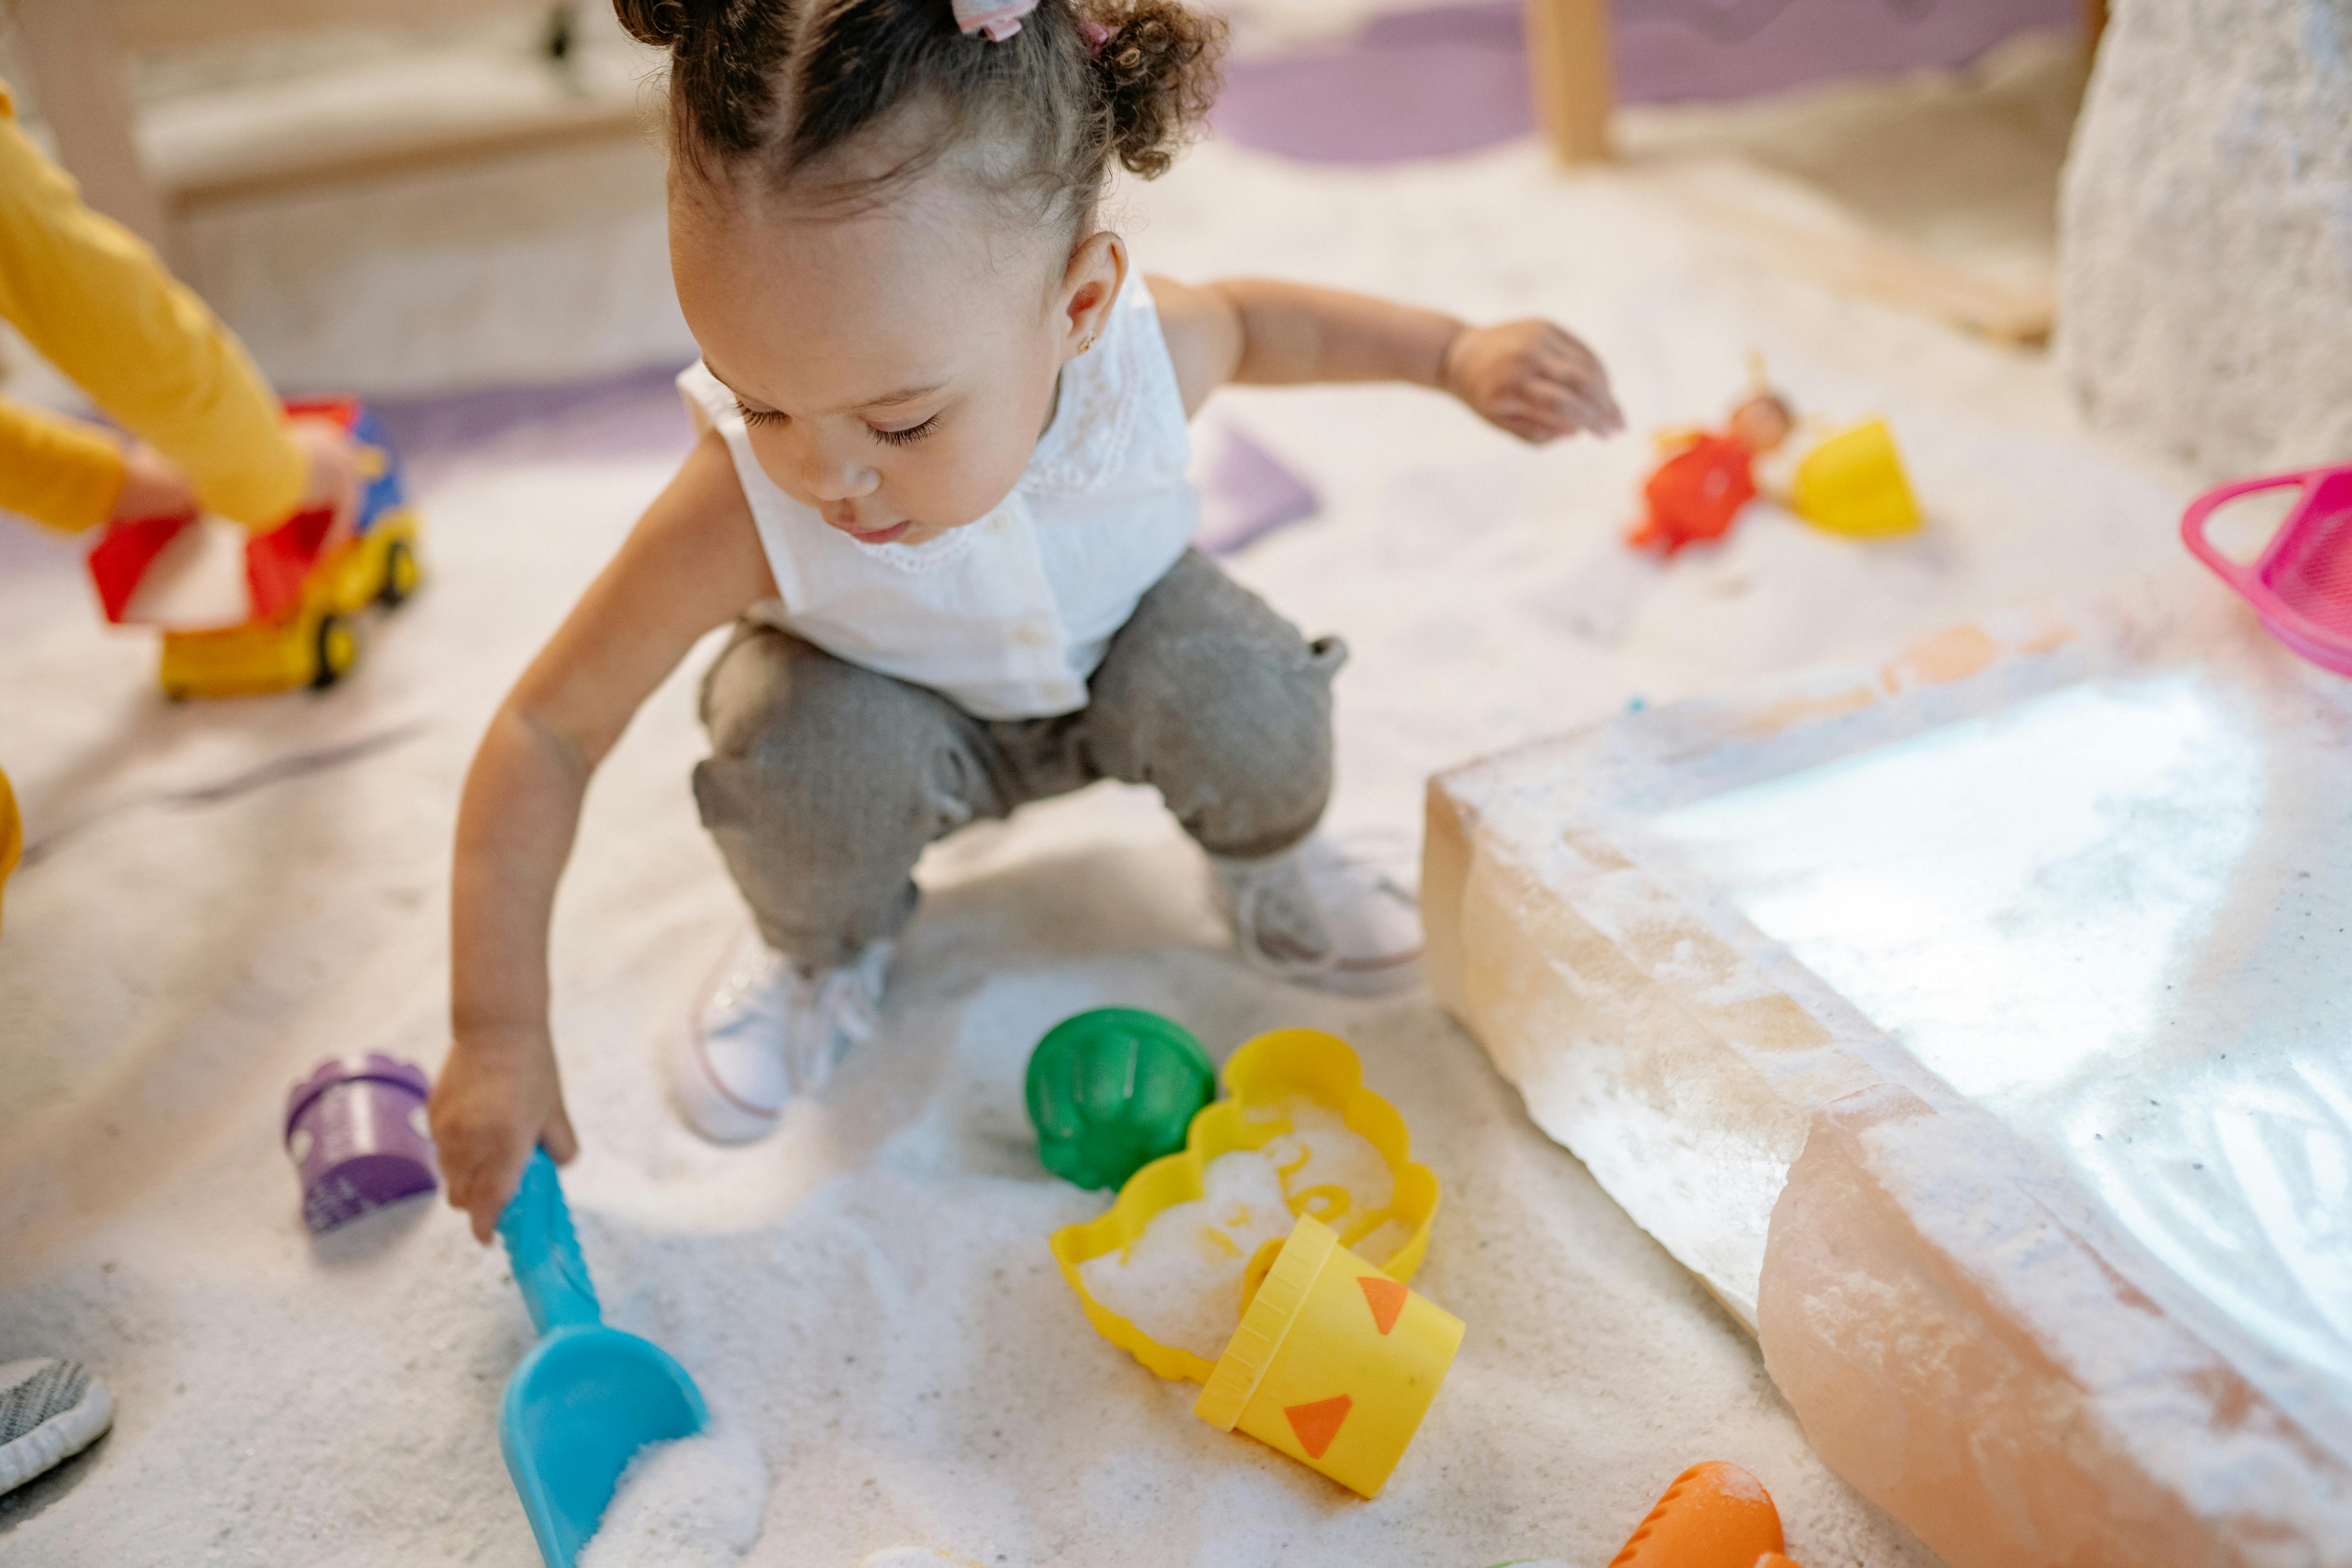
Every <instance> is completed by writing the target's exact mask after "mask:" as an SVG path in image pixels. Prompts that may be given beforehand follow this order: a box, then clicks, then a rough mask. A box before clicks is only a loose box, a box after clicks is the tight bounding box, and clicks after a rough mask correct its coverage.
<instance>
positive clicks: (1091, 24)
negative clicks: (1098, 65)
mask: <svg viewBox="0 0 2352 1568" xmlns="http://www.w3.org/2000/svg"><path fill="white" fill-rule="evenodd" d="M1078 37H1081V38H1084V39H1085V40H1086V41H1087V53H1088V54H1090V55H1098V54H1100V53H1102V51H1103V46H1104V45H1105V44H1108V43H1109V42H1110V29H1109V28H1108V27H1106V26H1103V25H1102V24H1101V23H1100V22H1097V21H1096V20H1095V19H1094V18H1093V17H1092V16H1081V17H1079V18H1078Z"/></svg>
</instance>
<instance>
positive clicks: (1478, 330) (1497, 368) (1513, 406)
mask: <svg viewBox="0 0 2352 1568" xmlns="http://www.w3.org/2000/svg"><path fill="white" fill-rule="evenodd" d="M1440 374H1441V376H1442V378H1443V384H1444V388H1445V390H1446V391H1448V392H1450V393H1452V394H1453V395H1454V396H1456V397H1458V398H1460V399H1461V400H1462V401H1463V402H1465V403H1466V404H1468V405H1470V407H1471V409H1472V410H1473V411H1474V412H1475V413H1476V414H1478V415H1479V416H1481V417H1483V418H1485V419H1486V421H1487V422H1488V423H1489V424H1493V425H1496V426H1501V427H1502V428H1503V429H1505V430H1507V431H1509V432H1510V433H1511V434H1512V435H1514V436H1517V437H1518V438H1519V439H1520V440H1522V441H1528V442H1531V443H1533V444H1535V445H1537V446H1541V445H1542V444H1543V443H1545V442H1547V441H1551V440H1555V439H1557V438H1559V437H1562V436H1573V435H1574V434H1576V433H1577V432H1578V431H1579V430H1590V431H1591V432H1592V433H1593V434H1594V435H1596V436H1614V435H1616V434H1617V433H1618V432H1619V431H1621V430H1622V429H1624V428H1625V416H1623V415H1622V414H1620V413H1619V412H1618V411H1617V400H1616V398H1614V397H1613V396H1612V395H1610V392H1609V373H1608V371H1606V370H1604V369H1603V368H1601V360H1600V356H1598V355H1597V354H1595V353H1593V352H1592V351H1591V349H1589V348H1587V347H1585V346H1584V344H1583V343H1582V342H1580V341H1579V340H1578V339H1577V338H1576V337H1575V336H1574V335H1573V334H1571V333H1570V332H1569V331H1568V330H1567V329H1565V328H1563V327H1559V326H1555V325H1554V324H1553V323H1551V322H1549V321H1506V322H1504V323H1503V324H1502V325H1500V326H1495V327H1467V328H1465V329H1464V330H1463V331H1462V332H1461V333H1460V335H1458V336H1457V337H1455V338H1454V342H1452V343H1451V344H1450V345H1448V346H1447V348H1446V351H1445V359H1444V364H1443V367H1442V369H1441V372H1440Z"/></svg>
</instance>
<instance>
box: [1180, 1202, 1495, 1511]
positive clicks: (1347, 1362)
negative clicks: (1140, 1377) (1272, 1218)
mask: <svg viewBox="0 0 2352 1568" xmlns="http://www.w3.org/2000/svg"><path fill="white" fill-rule="evenodd" d="M1274 1245H1275V1244H1273V1243H1271V1242H1269V1243H1267V1244H1266V1247H1265V1252H1273V1251H1274ZM1261 1269H1262V1271H1263V1278H1262V1279H1258V1280H1257V1282H1256V1290H1255V1294H1253V1295H1252V1296H1251V1297H1250V1299H1249V1302H1248V1305H1247V1307H1246V1308H1245V1309H1244V1311H1243V1313H1242V1323H1241V1327H1240V1329H1239V1330H1237V1331H1235V1332H1234V1337H1233V1340H1232V1342H1230V1343H1228V1344H1227V1345H1226V1346H1225V1353H1224V1354H1223V1356H1222V1357H1220V1358H1219V1359H1218V1361H1217V1364H1216V1368H1215V1370H1214V1371H1213V1372H1212V1373H1210V1376H1209V1382H1208V1385H1207V1386H1206V1387H1205V1388H1203V1389H1202V1391H1201V1397H1200V1400H1199V1402H1198V1403H1197V1404H1195V1405H1193V1406H1192V1414H1194V1415H1198V1416H1199V1417H1200V1418H1201V1419H1202V1420H1203V1421H1206V1422H1208V1423H1209V1424H1210V1425H1211V1426H1215V1427H1217V1428H1218V1429H1220V1430H1221V1431H1226V1432H1230V1431H1233V1430H1234V1428H1235V1427H1236V1426H1238V1427H1239V1428H1240V1429H1241V1430H1242V1431H1244V1432H1246V1433H1248V1434H1249V1435H1250V1436H1253V1437H1255V1438H1256V1439H1257V1440H1258V1441H1259V1442H1261V1443H1264V1444H1265V1445H1267V1446H1268V1447H1273V1448H1277V1449H1279V1450H1281V1451H1282V1452H1283V1453H1286V1454H1287V1455H1289V1456H1290V1457H1291V1458H1294V1459H1297V1461H1298V1462H1299V1463H1300V1464H1302V1465H1306V1466H1307V1467H1309V1468H1313V1469H1317V1470H1320V1471H1322V1472H1323V1474H1325V1475H1327V1476H1328V1477H1330V1478H1331V1479H1333V1480H1335V1481H1338V1482H1339V1484H1340V1485H1341V1486H1343V1487H1346V1488H1348V1489H1349V1490H1350V1491H1353V1492H1356V1493H1358V1494H1359V1495H1360V1496H1363V1497H1368V1498H1369V1497H1373V1496H1376V1495H1377V1494H1378V1493H1379V1491H1380V1489H1381V1487H1382V1486H1383V1485H1385V1484H1386V1483H1387V1481H1388V1479H1389V1472H1390V1471H1391V1470H1393V1469H1395V1468H1396V1466H1397V1461H1398V1460H1399V1459H1402V1458H1404V1451H1405V1449H1406V1447H1408V1446H1409V1445H1411V1443H1412V1436H1413V1434H1414V1433H1415V1432H1416V1431H1418V1430H1420V1427H1421V1420H1422V1417H1423V1415H1427V1414H1428V1413H1429V1405H1430V1402H1431V1401H1432V1400H1433V1399H1435V1398H1436V1397H1437V1390H1438V1386H1439V1385H1440V1384H1443V1383H1444V1381H1445V1373H1446V1371H1447V1369H1448V1368H1450V1367H1452V1366H1453V1364H1454V1352H1455V1351H1457V1350H1459V1349H1460V1348H1461V1345H1462V1320H1461V1319H1459V1318H1457V1317H1455V1316H1454V1314H1453V1313H1451V1312H1448V1311H1445V1310H1443V1309H1442V1308H1439V1307H1435V1306H1433V1305H1431V1304H1430V1302H1429V1301H1428V1300H1426V1299H1425V1298H1423V1297H1422V1296H1419V1295H1416V1294H1415V1293H1414V1292H1413V1291H1412V1289H1409V1288H1407V1287H1406V1286H1405V1285H1404V1283H1403V1282H1402V1281H1401V1280H1398V1279H1392V1278H1391V1277H1390V1276H1389V1275H1387V1274H1385V1273H1383V1272H1381V1270H1380V1269H1378V1268H1373V1267H1372V1266H1371V1265H1370V1264H1369V1263H1367V1262H1365V1261H1364V1260H1363V1259H1362V1258H1358V1257H1357V1256H1356V1255H1355V1254H1354V1253H1352V1252H1350V1251H1349V1250H1348V1249H1347V1248H1346V1247H1342V1246H1340V1245H1339V1234H1338V1233H1337V1232H1336V1231H1334V1230H1332V1228H1331V1227H1330V1226H1327V1225H1324V1224H1323V1223H1321V1222H1320V1221H1318V1220H1316V1219H1314V1218H1311V1217H1309V1216H1307V1215H1300V1216H1299V1218H1298V1222H1297V1225H1296V1226H1294V1227H1293V1228H1292V1230H1291V1233H1290V1239H1289V1240H1288V1241H1286V1242H1284V1243H1282V1244H1281V1249H1280V1251H1279V1252H1278V1253H1276V1255H1275V1256H1274V1257H1273V1258H1271V1259H1270V1260H1269V1259H1268V1258H1265V1256H1264V1255H1263V1254H1262V1255H1261V1256H1260V1257H1259V1258H1257V1259H1255V1260H1254V1262H1253V1265H1252V1268H1251V1274H1252V1275H1253V1276H1254V1277H1255V1276H1257V1275H1259V1274H1260V1272H1261Z"/></svg>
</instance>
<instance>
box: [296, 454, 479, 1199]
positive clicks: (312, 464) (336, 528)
mask: <svg viewBox="0 0 2352 1568" xmlns="http://www.w3.org/2000/svg"><path fill="white" fill-rule="evenodd" d="M287 429H288V433H289V434H290V435H291V436H292V437H294V444H295V445H296V446H297V447H300V448H301V449H302V459H303V462H304V464H305V466H306V471H305V473H304V477H303V480H302V499H301V500H299V502H297V503H296V504H295V510H297V511H316V510H319V509H320V507H331V508H332V509H333V510H334V513H335V521H334V524H333V526H332V527H331V528H329V529H328V530H327V537H326V542H325V544H324V545H322V546H321V548H322V549H331V548H333V547H334V546H335V545H337V544H340V543H341V542H343V541H344V540H346V539H348V538H350V537H351V535H352V530H353V529H354V528H355V527H357V526H358V523H359V501H360V459H359V452H358V449H357V448H356V447H353V446H352V437H351V433H350V432H349V431H347V430H345V429H344V428H343V427H342V426H341V423H339V422H338V421H336V420H332V419H321V418H311V417H304V418H300V419H296V420H294V421H293V422H292V423H291V424H289V426H287ZM519 1168H520V1167H518V1169H519Z"/></svg>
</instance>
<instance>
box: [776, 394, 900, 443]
mask: <svg viewBox="0 0 2352 1568" xmlns="http://www.w3.org/2000/svg"><path fill="white" fill-rule="evenodd" d="M735 412H736V413H738V414H740V415H741V416H743V424H744V426H745V427H746V428H752V427H756V426H762V425H782V424H783V423H784V422H785V421H786V420H787V419H789V418H790V417H791V416H789V415H786V414H782V413H780V412H778V411H777V410H775V409H773V408H754V407H752V406H751V405H750V404H748V403H746V402H744V401H743V400H742V399H741V398H740V397H739V398H737V399H736V400H735ZM939 424H940V416H938V415H936V414H934V415H932V416H930V417H929V419H926V420H924V421H923V422H922V423H921V424H920V425H911V426H908V427H907V428H906V429H904V430H879V429H876V428H875V427H874V426H871V425H868V426H866V428H867V429H868V430H872V431H873V432H874V438H875V439H876V440H877V441H883V442H887V443H888V444H889V445H891V446H893V447H907V446H911V445H913V444H914V443H915V442H917V441H919V440H921V439H922V438H923V437H926V436H928V435H929V434H930V433H931V432H932V431H934V430H936V429H938V428H939Z"/></svg>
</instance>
